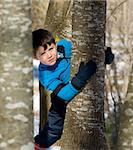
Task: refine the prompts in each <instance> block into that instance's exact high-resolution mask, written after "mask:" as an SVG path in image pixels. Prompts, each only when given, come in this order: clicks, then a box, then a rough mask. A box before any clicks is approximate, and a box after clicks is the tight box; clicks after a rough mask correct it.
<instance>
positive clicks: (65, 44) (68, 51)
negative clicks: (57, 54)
mask: <svg viewBox="0 0 133 150" xmlns="http://www.w3.org/2000/svg"><path fill="white" fill-rule="evenodd" d="M57 46H63V47H64V54H65V57H66V58H71V55H72V42H71V41H70V40H67V39H62V40H60V41H59V42H58V43H57Z"/></svg>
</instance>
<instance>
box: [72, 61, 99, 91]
mask: <svg viewBox="0 0 133 150" xmlns="http://www.w3.org/2000/svg"><path fill="white" fill-rule="evenodd" d="M96 69H97V65H96V63H95V62H94V61H92V60H90V61H88V62H87V63H86V64H84V62H81V63H80V66H79V70H78V73H77V74H75V77H73V78H72V81H71V83H72V85H73V86H74V87H75V88H76V89H77V90H81V89H82V88H83V87H84V86H85V85H86V83H87V80H89V79H90V78H91V76H92V75H93V74H94V73H95V72H96Z"/></svg>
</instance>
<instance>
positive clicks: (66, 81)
mask: <svg viewBox="0 0 133 150" xmlns="http://www.w3.org/2000/svg"><path fill="white" fill-rule="evenodd" d="M71 49H72V43H71V42H70V41H69V40H66V39H62V40H60V41H59V42H58V43H57V44H56V42H55V39H54V38H53V36H52V34H51V33H50V32H49V31H47V30H43V29H38V30H36V31H34V32H33V50H34V56H35V57H36V59H38V60H40V65H39V81H40V82H41V84H42V85H43V86H44V87H45V88H46V89H47V90H51V91H53V92H52V94H51V103H52V104H51V108H50V110H49V115H48V121H47V123H46V124H45V125H44V128H43V129H42V131H41V132H40V133H39V134H38V135H37V136H36V137H35V138H34V139H35V143H36V147H38V148H37V149H39V147H40V148H41V147H45V148H47V147H49V146H51V145H52V144H54V143H55V142H56V141H57V140H59V139H60V138H61V135H62V131H63V125H64V119H65V113H66V107H67V103H68V102H70V101H71V100H72V99H73V98H74V97H75V96H76V95H77V94H78V93H79V92H80V91H81V90H82V89H83V88H84V87H85V85H86V84H87V81H88V80H89V79H90V78H91V76H92V75H93V74H94V73H95V72H96V69H97V66H96V63H95V62H94V61H92V60H90V61H88V62H87V63H86V64H85V63H83V62H81V63H80V66H79V70H78V73H77V74H75V76H74V77H73V78H72V80H70V59H71V54H72V52H71ZM110 53H111V52H110ZM110 53H109V55H110ZM111 54H112V53H111ZM107 61H108V60H107Z"/></svg>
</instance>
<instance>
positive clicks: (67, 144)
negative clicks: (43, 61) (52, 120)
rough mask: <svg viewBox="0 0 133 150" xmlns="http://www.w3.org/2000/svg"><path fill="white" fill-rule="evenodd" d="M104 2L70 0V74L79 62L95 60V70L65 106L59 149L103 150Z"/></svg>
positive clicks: (104, 146)
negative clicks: (71, 51) (81, 88)
mask: <svg viewBox="0 0 133 150" xmlns="http://www.w3.org/2000/svg"><path fill="white" fill-rule="evenodd" d="M105 19H106V1H103V0H102V1H97V0H92V1H88V0H74V5H73V22H72V25H73V29H72V31H73V42H74V43H76V49H77V50H75V53H73V55H74V58H73V60H72V66H73V73H75V72H76V71H77V68H78V64H79V61H88V60H90V59H95V60H96V62H97V66H98V70H97V73H96V75H94V76H93V77H92V78H91V80H90V82H89V84H88V85H87V86H86V88H85V89H84V90H83V92H82V93H80V94H79V95H78V96H76V98H75V100H74V101H73V102H72V103H71V104H69V109H68V113H67V117H66V124H65V132H64V134H63V137H62V147H63V150H68V149H69V150H107V149H108V147H107V144H106V139H105V135H104V129H105V128H104V71H105V66H104V44H105Z"/></svg>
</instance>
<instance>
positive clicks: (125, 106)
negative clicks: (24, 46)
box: [32, 0, 133, 150]
mask: <svg viewBox="0 0 133 150" xmlns="http://www.w3.org/2000/svg"><path fill="white" fill-rule="evenodd" d="M75 2H79V4H78V7H82V4H81V2H82V1H81V0H73V1H72V0H62V1H61V0H39V1H38V0H33V1H32V30H35V29H38V28H45V29H48V30H50V31H52V32H53V34H54V36H55V38H56V41H58V40H59V39H62V38H69V39H71V40H72V41H73V44H74V47H73V58H72V74H74V72H76V70H77V66H78V64H79V62H80V61H81V60H86V59H85V57H86V55H85V54H86V53H85V52H84V51H78V49H80V48H84V47H83V46H82V47H80V46H79V45H78V43H77V42H76V40H75V36H73V35H74V34H73V32H74V31H73V30H74V29H75V28H77V30H79V31H76V32H74V33H75V34H76V33H77V37H78V32H80V28H79V27H78V25H77V26H76V25H75V24H74V21H73V17H74V16H73V13H74V12H76V11H75V10H74V8H75V7H73V4H75V6H76V4H77V3H75ZM100 2H101V3H100V5H99V3H98V5H97V8H98V7H99V8H100V7H101V8H102V7H103V8H104V4H102V1H100ZM104 2H105V1H104ZM91 3H93V4H94V7H95V4H97V1H95V0H94V1H93V2H91ZM78 7H77V9H78ZM87 7H88V8H89V4H88V5H86V6H84V10H83V11H84V12H86V10H87ZM132 8H133V0H107V1H106V14H105V15H106V30H105V33H104V34H105V41H106V42H105V45H106V46H108V47H111V48H112V51H113V53H114V54H115V60H114V62H113V63H112V64H111V65H109V66H106V69H105V82H104V93H103V94H104V97H103V98H104V119H105V137H106V140H107V141H106V144H107V145H108V148H104V149H110V150H132V149H133V93H132V92H133V77H132V76H133V74H132V73H133V72H132V71H133V59H132V58H133V57H132V56H133V19H132V18H133V9H132ZM99 10H100V9H99ZM101 10H102V9H101ZM89 11H91V10H90V9H89ZM95 11H96V10H95ZM76 13H77V14H75V16H76V15H78V11H77V12H76ZM93 13H95V12H93ZM86 15H87V14H86ZM103 18H104V17H103ZM78 19H79V18H77V20H78ZM80 21H81V20H80ZM79 24H80V23H79ZM88 24H89V23H88ZM101 24H102V23H101ZM103 29H104V27H103ZM96 36H97V35H96ZM83 37H84V35H83ZM98 44H100V43H98ZM101 44H102V42H101ZM99 47H100V46H99ZM101 47H102V46H101ZM89 48H90V47H89ZM102 48H103V47H102ZM89 52H90V53H91V54H88V53H87V55H88V56H87V57H89V58H90V57H91V55H93V52H91V51H89ZM101 53H102V56H104V55H103V52H102V50H101ZM94 55H95V52H94ZM102 56H101V58H99V60H97V61H101V59H103V57H102ZM101 64H102V61H101ZM36 67H37V66H36V65H35V66H34V69H35V70H36V69H37V68H36ZM103 72H104V70H103ZM103 75H104V74H103ZM97 78H98V76H97ZM97 78H96V79H97ZM93 80H95V77H94V79H93ZM101 80H102V78H101ZM96 82H98V81H97V80H96ZM91 85H93V84H90V85H89V86H88V87H89V89H91V88H90V87H91ZM86 90H87V93H81V94H80V95H79V97H76V99H78V100H74V102H72V103H71V104H70V106H69V108H68V116H67V118H66V123H65V129H64V130H65V131H64V134H63V137H62V140H61V141H59V142H57V143H56V144H57V145H60V146H61V147H65V148H66V150H68V148H67V146H66V145H65V144H64V143H65V141H67V140H66V139H67V138H68V137H69V136H70V137H71V138H72V140H71V141H73V142H74V141H75V144H76V143H78V148H77V147H76V148H75V149H74V148H70V147H69V150H78V149H81V150H82V149H85V150H87V148H85V147H86V144H87V141H86V142H85V143H82V140H81V139H77V140H76V138H78V136H81V135H80V134H79V133H78V132H84V131H83V130H84V128H86V126H84V124H83V122H82V121H81V122H80V121H79V122H80V123H81V124H80V123H78V127H77V126H76V125H75V127H76V128H73V130H77V131H75V132H73V131H70V128H71V127H72V126H74V123H75V122H77V120H78V119H79V120H83V121H84V119H83V118H82V117H85V116H86V117H87V115H88V114H87V113H86V112H87V111H88V108H89V107H88V106H87V107H86V105H89V104H90V103H88V102H87V100H85V99H86V98H87V94H88V93H89V94H90V95H91V92H88V91H91V90H88V89H86ZM101 92H102V89H101ZM101 97H102V96H101ZM36 101H38V99H36ZM75 106H78V107H79V109H77V108H75ZM81 107H82V109H83V110H82V111H81V110H80V108H81ZM86 108H87V110H86ZM81 112H82V113H84V114H85V113H86V114H85V115H83V114H81ZM37 114H38V113H37ZM70 114H72V115H70ZM75 114H76V115H75ZM75 116H76V117H75ZM70 118H71V119H70ZM89 123H90V122H89ZM81 128H82V130H80V129H81ZM68 132H71V134H73V133H74V134H75V135H74V136H73V135H70V133H68ZM88 132H89V130H88ZM88 132H86V133H84V134H83V135H84V136H85V137H84V138H88V139H89V136H88V137H87V134H90V133H88ZM65 135H67V136H65ZM81 137H82V136H81ZM74 138H75V139H74ZM84 138H83V137H82V139H83V141H84ZM68 141H69V140H68ZM71 141H69V142H70V143H71ZM77 141H78V142H77ZM79 141H80V142H79ZM69 142H66V143H67V144H68V143H69ZM95 142H96V141H95ZM80 144H81V145H84V146H83V147H84V148H83V147H80ZM88 144H89V141H88ZM70 145H71V144H70ZM73 145H74V143H73ZM65 148H64V149H63V150H65ZM99 149H100V148H99ZM88 150H89V149H88ZM92 150H93V149H92ZM95 150H97V148H95Z"/></svg>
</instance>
